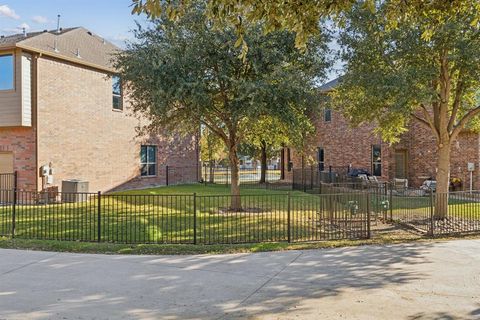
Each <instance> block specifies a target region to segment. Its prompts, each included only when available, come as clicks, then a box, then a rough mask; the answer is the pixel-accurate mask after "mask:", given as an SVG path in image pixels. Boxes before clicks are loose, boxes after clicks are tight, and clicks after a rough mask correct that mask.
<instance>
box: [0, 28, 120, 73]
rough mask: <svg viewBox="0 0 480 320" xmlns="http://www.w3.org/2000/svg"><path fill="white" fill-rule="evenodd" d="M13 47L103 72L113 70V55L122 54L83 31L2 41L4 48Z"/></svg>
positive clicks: (36, 35) (22, 36) (7, 38)
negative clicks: (100, 69)
mask: <svg viewBox="0 0 480 320" xmlns="http://www.w3.org/2000/svg"><path fill="white" fill-rule="evenodd" d="M9 45H10V46H14V47H19V48H23V49H25V50H31V51H36V52H40V53H42V54H46V55H52V56H55V57H57V58H60V59H62V58H64V59H67V60H69V61H73V62H76V63H80V64H87V65H90V66H98V67H100V68H102V69H113V67H112V63H111V60H112V58H113V54H115V53H116V52H118V51H119V50H120V49H119V48H118V47H117V46H115V45H113V44H112V43H110V42H108V41H106V40H105V39H103V38H101V37H99V36H97V35H95V34H93V33H92V32H90V31H88V30H87V29H85V28H82V27H77V28H68V29H62V30H61V31H60V32H58V33H57V32H56V31H44V32H32V33H27V35H26V36H25V35H23V34H17V35H12V36H8V37H4V38H0V48H1V47H5V46H9Z"/></svg>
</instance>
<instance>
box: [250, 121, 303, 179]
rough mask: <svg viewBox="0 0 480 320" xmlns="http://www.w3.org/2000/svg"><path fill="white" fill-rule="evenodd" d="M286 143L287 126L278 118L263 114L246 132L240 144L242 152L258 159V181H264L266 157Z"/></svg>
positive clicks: (287, 138)
mask: <svg viewBox="0 0 480 320" xmlns="http://www.w3.org/2000/svg"><path fill="white" fill-rule="evenodd" d="M299 129H300V128H297V130H299ZM300 130H301V129H300ZM288 144H290V137H289V127H288V125H287V124H285V123H283V122H281V121H279V120H278V118H274V117H271V116H263V117H261V118H260V119H259V120H258V121H257V122H256V123H255V125H254V126H252V127H251V128H250V130H249V131H248V132H247V135H246V136H245V143H244V144H243V145H242V151H243V152H242V154H243V153H244V154H247V155H249V156H251V157H254V158H257V159H260V183H265V182H266V173H267V161H268V159H271V158H272V157H273V156H274V155H275V154H276V153H278V151H279V150H280V149H281V148H282V147H283V146H284V145H288Z"/></svg>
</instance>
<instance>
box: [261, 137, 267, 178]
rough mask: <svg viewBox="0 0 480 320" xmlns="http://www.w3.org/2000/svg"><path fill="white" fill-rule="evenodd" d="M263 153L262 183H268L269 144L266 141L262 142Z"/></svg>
mask: <svg viewBox="0 0 480 320" xmlns="http://www.w3.org/2000/svg"><path fill="white" fill-rule="evenodd" d="M261 153H262V156H261V161H260V162H261V163H260V183H265V182H267V179H266V178H267V144H266V143H265V141H262V147H261Z"/></svg>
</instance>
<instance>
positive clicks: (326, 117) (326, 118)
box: [323, 108, 332, 122]
mask: <svg viewBox="0 0 480 320" xmlns="http://www.w3.org/2000/svg"><path fill="white" fill-rule="evenodd" d="M323 120H324V121H325V122H330V121H332V109H330V108H325V109H324V111H323Z"/></svg>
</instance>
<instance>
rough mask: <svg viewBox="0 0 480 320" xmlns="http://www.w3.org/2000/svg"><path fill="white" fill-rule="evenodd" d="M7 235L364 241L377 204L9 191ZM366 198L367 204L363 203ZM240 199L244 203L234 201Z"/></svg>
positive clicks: (347, 197)
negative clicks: (373, 205)
mask: <svg viewBox="0 0 480 320" xmlns="http://www.w3.org/2000/svg"><path fill="white" fill-rule="evenodd" d="M3 192H5V193H8V194H9V196H10V197H11V198H12V199H13V200H12V201H11V202H8V203H4V204H3V205H0V235H3V236H11V237H16V238H24V239H47V240H68V241H87V242H94V241H98V242H115V243H165V244H231V243H232V244H233V243H254V242H271V241H275V242H277V241H289V242H299V241H322V240H333V239H363V238H368V237H369V236H370V212H371V209H370V200H369V198H368V197H369V195H367V198H366V199H363V198H364V197H365V195H364V194H354V193H350V194H344V195H321V196H318V195H292V194H290V193H285V194H279V193H277V194H266V195H242V196H241V197H240V198H239V199H235V197H232V196H227V195H215V196H205V195H203V196H199V195H196V194H190V195H188V194H187V195H185V194H184V195H124V194H105V195H104V194H101V193H60V192H55V193H54V192H50V193H46V192H26V191H8V190H5V191H3ZM362 199H363V200H362ZM234 200H237V201H234Z"/></svg>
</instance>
